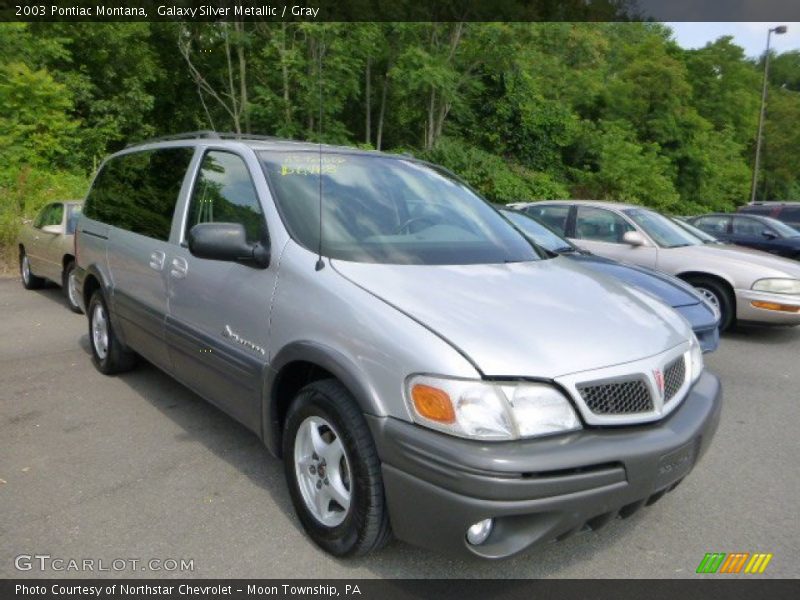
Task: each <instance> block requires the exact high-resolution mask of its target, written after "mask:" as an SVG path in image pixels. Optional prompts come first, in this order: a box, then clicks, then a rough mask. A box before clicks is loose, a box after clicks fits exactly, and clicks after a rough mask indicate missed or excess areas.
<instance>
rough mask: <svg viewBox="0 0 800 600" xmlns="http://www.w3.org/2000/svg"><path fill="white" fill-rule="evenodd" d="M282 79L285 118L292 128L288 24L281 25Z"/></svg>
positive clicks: (287, 124) (288, 125)
mask: <svg viewBox="0 0 800 600" xmlns="http://www.w3.org/2000/svg"><path fill="white" fill-rule="evenodd" d="M280 53H281V77H282V79H283V111H284V113H283V117H284V119H285V120H286V126H287V127H290V130H293V129H294V128H292V127H291V124H292V103H291V97H290V96H289V61H288V59H287V57H286V55H287V50H286V23H281V49H280Z"/></svg>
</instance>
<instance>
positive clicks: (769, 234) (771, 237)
mask: <svg viewBox="0 0 800 600" xmlns="http://www.w3.org/2000/svg"><path fill="white" fill-rule="evenodd" d="M761 235H762V236H764V237H765V238H767V239H768V240H774V239H776V238H777V237H778V236H777V235H775V232H774V231H770V230H769V229H765V230H764V231H762V232H761Z"/></svg>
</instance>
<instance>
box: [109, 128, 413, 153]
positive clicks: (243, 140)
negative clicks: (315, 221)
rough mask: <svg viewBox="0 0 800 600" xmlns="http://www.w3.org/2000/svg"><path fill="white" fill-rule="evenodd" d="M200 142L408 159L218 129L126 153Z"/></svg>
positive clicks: (139, 145) (144, 143) (150, 143)
mask: <svg viewBox="0 0 800 600" xmlns="http://www.w3.org/2000/svg"><path fill="white" fill-rule="evenodd" d="M187 142H189V143H192V142H199V143H205V144H209V145H214V146H223V147H224V146H237V145H245V146H248V147H249V148H252V149H253V150H275V151H294V152H323V153H332V152H336V153H341V152H346V153H348V154H360V155H364V156H386V157H392V158H398V157H401V158H411V157H410V156H408V155H402V154H389V153H386V152H379V151H377V150H363V149H361V148H355V147H352V146H336V145H331V144H319V143H315V142H308V141H301V140H290V139H286V138H279V137H272V136H265V135H256V134H249V133H225V132H217V131H190V132H186V133H177V134H174V135H166V136H162V137H156V138H151V139H147V140H142V141H141V142H136V143H133V144H128V145H127V146H126V147H125V150H123V151H122V152H123V153H125V152H127V151H130V150H135V149H144V148H152V147H159V146H162V147H163V146H182V145H186V143H187Z"/></svg>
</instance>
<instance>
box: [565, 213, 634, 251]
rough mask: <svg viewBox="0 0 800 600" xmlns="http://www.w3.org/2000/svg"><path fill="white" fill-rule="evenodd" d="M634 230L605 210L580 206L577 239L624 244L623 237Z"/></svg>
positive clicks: (576, 227)
mask: <svg viewBox="0 0 800 600" xmlns="http://www.w3.org/2000/svg"><path fill="white" fill-rule="evenodd" d="M628 231H634V228H633V227H632V226H631V225H629V224H628V223H627V221H625V219H623V218H622V217H620V216H619V215H616V214H614V213H612V212H611V211H608V210H605V209H603V208H595V207H593V206H579V207H578V215H577V220H576V222H575V237H576V238H577V239H580V240H587V241H593V242H606V243H610V244H622V243H624V241H623V239H622V236H624V235H625V233H626V232H628Z"/></svg>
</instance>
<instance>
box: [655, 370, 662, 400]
mask: <svg viewBox="0 0 800 600" xmlns="http://www.w3.org/2000/svg"><path fill="white" fill-rule="evenodd" d="M653 379H655V380H656V387H657V388H658V393H659V395H660V396H661V398H662V399H663V398H664V373H663V372H662V371H661V369H653Z"/></svg>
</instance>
